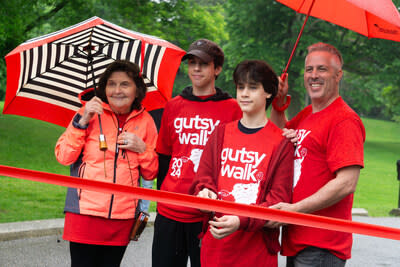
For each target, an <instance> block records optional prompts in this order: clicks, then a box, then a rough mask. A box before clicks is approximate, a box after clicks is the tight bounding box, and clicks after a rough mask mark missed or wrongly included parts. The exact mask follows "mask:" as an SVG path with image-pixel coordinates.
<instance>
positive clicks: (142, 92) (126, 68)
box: [96, 60, 147, 111]
mask: <svg viewBox="0 0 400 267" xmlns="http://www.w3.org/2000/svg"><path fill="white" fill-rule="evenodd" d="M116 71H121V72H125V73H126V74H127V75H128V76H129V77H130V78H131V79H132V80H133V81H134V82H135V85H136V97H135V100H134V101H133V103H132V106H131V111H132V110H139V109H141V108H142V101H143V99H144V97H145V96H146V90H147V88H146V85H145V83H144V81H143V78H142V75H141V74H140V68H139V66H138V65H137V64H135V63H132V62H130V61H128V60H116V61H114V62H113V63H111V64H110V65H108V67H107V69H106V70H105V71H104V72H103V74H102V75H101V76H100V80H99V86H98V88H97V90H96V94H97V96H98V97H99V98H100V99H101V100H102V101H103V102H104V103H107V104H108V100H107V96H106V86H107V81H108V79H109V78H110V76H111V74H113V73H114V72H116Z"/></svg>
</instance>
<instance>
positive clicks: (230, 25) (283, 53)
mask: <svg viewBox="0 0 400 267" xmlns="http://www.w3.org/2000/svg"><path fill="white" fill-rule="evenodd" d="M393 3H394V4H395V5H396V6H398V7H400V0H393ZM92 16H98V17H100V18H102V19H105V20H108V21H110V22H112V23H115V24H117V25H119V26H122V27H125V28H128V29H131V30H134V31H138V32H142V33H146V34H150V35H155V36H158V37H160V38H163V39H166V40H168V41H170V42H172V43H174V44H176V45H178V46H179V47H181V48H183V49H185V50H186V49H187V48H188V47H189V45H190V43H191V42H193V41H194V40H196V39H199V38H208V39H210V40H213V41H215V42H216V43H218V44H220V45H221V47H222V48H223V49H224V51H225V57H226V61H225V65H224V70H223V73H222V75H221V76H220V77H219V78H218V80H217V86H219V87H221V88H223V89H225V90H227V91H229V92H230V93H231V94H232V95H233V96H235V88H234V84H233V82H232V72H233V69H234V67H235V66H236V64H238V63H239V62H240V61H242V60H243V59H263V60H266V61H267V62H268V63H269V64H270V65H271V66H272V67H273V68H274V69H275V71H276V72H277V74H278V75H279V74H280V73H281V72H282V70H283V69H284V67H285V65H286V61H287V60H288V58H289V55H290V51H291V49H292V47H293V44H294V42H295V41H296V38H297V34H298V32H299V30H300V28H301V24H302V23H303V20H304V17H305V16H304V15H302V14H296V12H295V11H293V10H292V9H290V8H288V7H286V6H284V5H282V4H280V3H278V2H276V1H273V0H269V1H267V0H252V1H240V0H227V1H222V0H169V1H156V0H153V1H151V0H31V1H26V0H0V56H1V58H2V59H1V61H0V100H4V96H5V90H6V64H5V60H4V57H5V55H6V54H8V53H9V52H10V51H11V50H13V49H14V48H15V47H17V46H18V45H19V44H21V43H22V42H24V41H26V40H28V39H31V38H33V37H37V36H41V35H44V34H47V33H50V32H54V31H57V30H60V29H63V28H65V27H68V26H71V25H74V24H76V23H78V22H81V21H83V20H86V19H88V18H90V17H92ZM320 41H321V42H326V43H330V44H332V45H334V46H336V47H337V48H338V49H339V50H340V51H341V52H342V54H343V58H344V62H345V64H344V72H345V75H344V80H343V81H342V84H341V89H340V90H341V95H342V96H343V97H344V99H345V100H346V101H347V102H348V103H349V104H350V105H351V107H352V108H353V109H355V110H356V111H357V112H358V113H359V114H360V115H361V116H364V117H372V118H378V119H386V120H394V121H400V90H399V89H400V88H399V87H400V75H399V69H400V57H399V56H400V43H398V42H393V41H388V40H380V39H368V38H367V37H365V36H362V35H359V34H357V33H355V32H352V31H349V30H346V29H344V28H341V27H339V26H336V25H333V24H330V23H327V22H325V21H322V20H319V19H314V18H310V19H309V21H308V23H307V25H306V28H305V30H304V33H303V36H302V39H301V41H300V44H299V47H298V49H297V52H296V56H295V58H294V59H293V61H292V64H291V67H290V69H289V85H290V93H291V95H292V96H293V101H292V105H291V106H290V108H289V115H293V114H295V113H297V112H298V111H299V110H300V109H301V108H302V107H304V106H305V105H306V104H308V98H307V96H306V92H305V89H304V86H303V78H302V75H303V67H304V55H305V52H306V48H307V46H308V45H310V44H312V43H315V42H320ZM186 66H187V65H186V64H182V65H181V68H180V70H179V72H178V75H177V79H176V82H175V86H174V94H177V93H178V92H180V90H181V89H182V87H184V86H186V85H188V84H189V83H190V81H189V80H188V79H187V77H186Z"/></svg>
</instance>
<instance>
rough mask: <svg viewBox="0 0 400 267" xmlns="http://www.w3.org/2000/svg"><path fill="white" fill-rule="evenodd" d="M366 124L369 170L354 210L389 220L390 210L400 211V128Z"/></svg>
mask: <svg viewBox="0 0 400 267" xmlns="http://www.w3.org/2000/svg"><path fill="white" fill-rule="evenodd" d="M363 122H364V126H365V129H366V132H367V138H366V142H365V146H364V156H365V168H364V169H363V170H361V175H360V179H359V181H358V185H357V189H356V193H355V195H354V196H355V197H354V207H359V208H365V209H367V210H368V213H369V214H370V216H388V213H389V212H390V210H392V209H394V208H398V198H399V181H397V169H396V168H397V167H396V162H397V160H399V159H400V154H399V151H400V139H399V136H400V125H399V124H398V123H393V122H387V121H380V120H374V119H365V118H364V119H363Z"/></svg>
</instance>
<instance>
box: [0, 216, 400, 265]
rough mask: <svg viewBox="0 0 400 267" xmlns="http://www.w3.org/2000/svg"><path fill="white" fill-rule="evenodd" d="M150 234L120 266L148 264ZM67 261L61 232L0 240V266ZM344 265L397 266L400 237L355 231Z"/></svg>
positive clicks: (382, 221)
mask: <svg viewBox="0 0 400 267" xmlns="http://www.w3.org/2000/svg"><path fill="white" fill-rule="evenodd" d="M354 220H355V221H361V222H365V223H371V224H379V225H385V226H389V227H399V228H400V218H395V217H385V218H370V217H362V216H355V217H354ZM2 227H4V224H2V225H1V224H0V237H1V236H2V234H1V229H2ZM32 232H34V231H33V230H32V231H31V233H32ZM152 236H153V227H151V226H150V227H148V228H146V229H145V231H144V233H143V235H142V237H141V240H140V241H139V242H131V243H130V244H129V246H128V249H127V251H126V253H125V257H124V259H123V262H122V265H121V266H122V267H128V266H130V267H135V266H140V267H147V266H151V242H152ZM3 240H4V239H3ZM69 265H70V260H69V251H68V242H66V241H64V240H62V239H61V234H60V233H53V234H51V235H48V236H39V237H28V238H23V239H15V240H8V241H2V242H0V266H1V267H14V266H15V267H32V266H34V267H36V266H38V267H39V266H40V267H46V266H49V267H53V266H57V267H64V266H65V267H67V266H69ZM279 266H280V267H283V266H285V265H284V258H283V257H280V258H279ZM346 266H347V267H359V266H360V267H369V266H372V267H375V266H377V267H379V266H385V267H386V266H393V267H395V266H396V267H397V266H400V241H395V240H389V239H383V238H375V237H370V236H364V235H358V234H357V235H354V246H353V256H352V259H351V260H349V261H348V263H347V264H346Z"/></svg>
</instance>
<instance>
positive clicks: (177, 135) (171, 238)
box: [152, 39, 242, 267]
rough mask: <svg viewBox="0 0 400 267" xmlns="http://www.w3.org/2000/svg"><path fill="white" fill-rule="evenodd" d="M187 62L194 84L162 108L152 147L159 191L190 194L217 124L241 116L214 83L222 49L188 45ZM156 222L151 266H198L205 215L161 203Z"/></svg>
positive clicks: (200, 43)
mask: <svg viewBox="0 0 400 267" xmlns="http://www.w3.org/2000/svg"><path fill="white" fill-rule="evenodd" d="M186 59H187V60H188V74H189V78H190V80H191V82H192V86H188V87H186V88H185V89H184V90H183V91H182V93H181V94H180V95H178V96H176V97H174V98H173V99H172V100H170V101H169V102H168V103H167V105H166V106H165V109H164V113H163V116H162V120H161V128H160V132H159V135H158V141H157V147H156V151H157V153H158V155H159V173H158V176H157V184H158V186H159V187H160V186H161V190H165V191H170V192H177V193H183V194H188V193H189V187H190V185H191V184H192V180H193V178H194V176H195V173H196V172H197V168H198V166H199V162H200V157H201V154H202V152H203V149H204V146H205V144H206V143H207V141H208V138H209V137H210V135H211V133H212V132H213V131H214V129H215V127H216V126H217V125H219V124H222V123H225V122H230V121H233V120H235V119H239V118H240V117H241V114H242V112H241V110H240V108H239V106H238V104H237V102H236V100H234V99H233V98H232V97H231V96H230V95H229V94H227V93H225V92H223V91H222V90H221V89H219V88H217V87H215V79H216V78H217V77H218V75H219V74H220V73H221V71H222V65H223V62H224V53H223V51H222V49H221V48H220V47H219V46H218V45H217V44H215V43H214V42H211V41H209V40H206V39H200V40H197V41H195V42H194V43H192V44H191V45H190V47H189V51H188V52H187V54H186V55H185V56H184V57H183V58H182V60H186ZM157 211H158V214H157V217H156V219H155V223H154V237H153V250H152V264H153V267H158V266H162V267H165V266H166V267H168V266H171V267H180V266H185V267H186V266H187V260H188V257H190V265H191V266H192V267H196V266H200V244H199V239H198V235H199V234H200V233H201V230H202V221H203V219H204V215H203V213H202V212H200V211H199V210H198V209H194V208H187V207H182V206H175V205H170V204H165V203H162V202H159V203H158V204H157Z"/></svg>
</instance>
